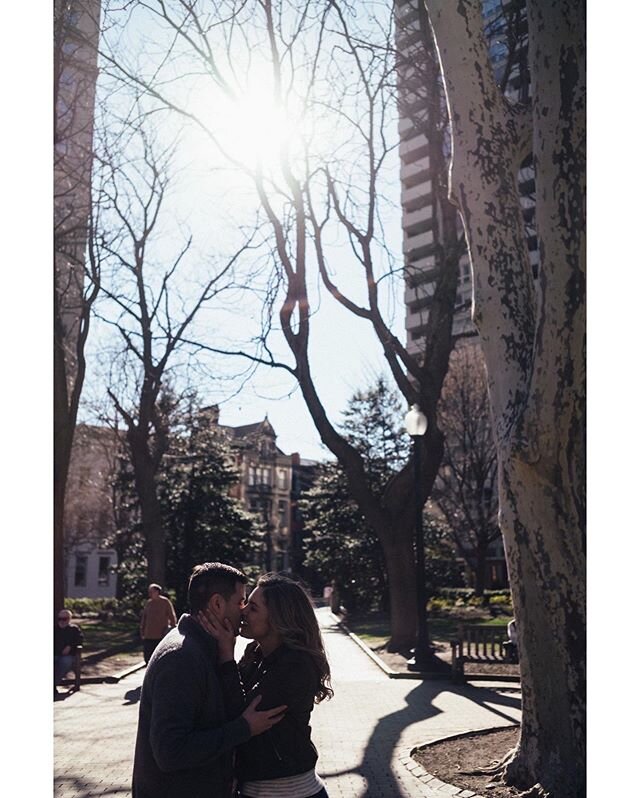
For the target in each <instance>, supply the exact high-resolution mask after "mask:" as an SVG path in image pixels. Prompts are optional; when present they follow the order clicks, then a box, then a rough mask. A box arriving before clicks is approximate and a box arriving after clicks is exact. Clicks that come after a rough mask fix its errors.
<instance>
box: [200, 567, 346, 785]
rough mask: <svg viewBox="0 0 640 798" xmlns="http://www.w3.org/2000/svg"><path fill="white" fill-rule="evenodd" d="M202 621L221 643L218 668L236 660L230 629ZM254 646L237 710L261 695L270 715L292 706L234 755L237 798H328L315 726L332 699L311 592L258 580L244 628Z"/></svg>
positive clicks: (207, 618) (206, 617)
mask: <svg viewBox="0 0 640 798" xmlns="http://www.w3.org/2000/svg"><path fill="white" fill-rule="evenodd" d="M200 621H201V623H202V625H203V627H204V628H205V629H207V631H209V633H210V634H211V635H213V636H214V637H215V638H216V639H217V640H218V643H219V656H220V662H221V663H223V662H225V663H228V662H230V661H233V648H234V643H235V636H234V635H233V634H232V630H231V626H230V624H220V623H219V621H216V619H215V618H213V617H212V616H211V614H210V613H209V614H208V613H203V615H202V617H201V618H200ZM240 634H241V635H242V637H246V638H250V639H252V640H253V642H252V643H250V644H249V645H248V646H247V648H246V650H245V654H244V656H243V657H242V659H241V660H240V662H239V663H238V667H239V671H240V675H241V679H242V691H241V693H240V694H239V695H238V694H236V695H233V696H231V697H230V698H229V700H230V702H231V704H232V705H233V706H235V707H236V709H238V708H239V707H242V706H246V704H247V703H248V702H253V701H255V699H256V698H257V697H258V696H262V699H261V702H260V703H259V704H258V706H259V707H260V708H261V709H265V710H268V709H270V708H272V707H276V706H278V705H282V704H286V706H287V711H286V713H285V715H284V718H283V719H282V721H281V722H280V723H278V724H277V726H274V727H273V728H272V729H269V730H268V731H266V732H265V733H263V734H260V735H256V736H254V737H252V738H251V739H250V740H247V741H245V742H243V743H241V744H240V745H239V746H238V747H237V749H236V775H237V778H238V783H239V786H238V790H239V791H238V793H237V796H239V798H269V797H270V796H279V798H328V796H327V792H326V789H325V787H324V785H323V783H322V781H321V779H320V778H319V777H318V774H317V773H316V769H315V766H316V762H317V760H318V752H317V750H316V747H315V745H314V744H313V742H312V740H311V727H310V725H309V722H310V717H311V712H312V710H313V706H314V703H320V702H321V701H323V700H324V699H326V698H330V697H331V696H332V695H333V690H332V688H331V681H330V680H331V673H330V669H329V664H328V662H327V658H326V655H325V651H324V646H323V643H322V636H321V633H320V629H319V626H318V621H317V619H316V616H315V612H314V609H313V605H312V603H311V600H310V599H309V596H308V594H307V593H306V591H305V590H304V589H303V588H302V586H301V585H299V584H298V583H297V582H295V581H293V580H292V579H290V578H288V577H286V576H283V575H279V574H265V575H264V576H262V577H260V579H259V580H258V583H257V585H256V588H255V590H254V591H253V592H252V593H251V595H250V596H249V600H248V603H247V606H246V608H245V609H244V610H243V612H242V621H241V623H240Z"/></svg>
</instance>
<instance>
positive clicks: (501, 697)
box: [462, 686, 522, 723]
mask: <svg viewBox="0 0 640 798" xmlns="http://www.w3.org/2000/svg"><path fill="white" fill-rule="evenodd" d="M462 695H464V696H465V698H469V699H470V700H471V701H473V702H474V703H476V704H479V705H480V706H481V707H483V708H484V709H486V710H487V711H488V712H492V713H493V714H494V715H497V716H498V717H499V718H504V719H505V720H509V721H511V722H512V723H513V722H514V719H513V716H512V715H508V714H506V713H504V712H500V710H499V709H496V707H495V706H489V705H490V704H494V705H495V704H498V706H503V707H511V708H512V709H520V708H521V704H522V701H521V699H520V698H519V697H518V696H515V695H513V694H512V695H505V694H503V693H500V692H499V691H498V690H492V689H491V688H489V687H472V686H468V687H467V688H466V689H465V690H464V692H463V693H462Z"/></svg>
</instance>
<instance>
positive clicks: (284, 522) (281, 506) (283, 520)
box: [278, 499, 289, 527]
mask: <svg viewBox="0 0 640 798" xmlns="http://www.w3.org/2000/svg"><path fill="white" fill-rule="evenodd" d="M288 509H289V508H288V506H287V502H286V501H285V500H284V499H280V501H279V502H278V521H279V523H280V526H281V527H286V526H289V524H288V520H289V519H288V517H287V516H288Z"/></svg>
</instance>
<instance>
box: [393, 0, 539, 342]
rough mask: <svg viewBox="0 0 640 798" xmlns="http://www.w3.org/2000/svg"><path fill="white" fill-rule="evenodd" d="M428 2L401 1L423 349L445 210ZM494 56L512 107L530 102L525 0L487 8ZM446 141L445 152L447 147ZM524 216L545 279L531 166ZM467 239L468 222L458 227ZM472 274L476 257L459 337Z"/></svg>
mask: <svg viewBox="0 0 640 798" xmlns="http://www.w3.org/2000/svg"><path fill="white" fill-rule="evenodd" d="M420 6H421V3H420V0H396V3H395V17H396V47H397V52H398V59H397V92H398V108H399V135H400V162H401V166H400V182H401V192H400V202H401V205H402V230H403V255H404V265H405V305H406V314H405V328H406V335H407V348H408V350H409V352H411V353H412V354H417V353H419V352H420V351H421V344H422V339H423V336H424V332H425V329H426V323H427V319H428V317H429V308H430V306H431V302H432V301H433V295H434V290H435V285H436V281H437V278H438V268H439V266H438V260H437V253H438V245H439V243H441V242H439V241H438V230H439V228H440V225H439V221H440V220H439V218H438V214H439V210H438V206H437V203H436V202H435V200H434V194H433V180H434V178H435V177H436V176H435V175H433V174H432V170H431V158H430V149H431V146H432V143H431V142H430V141H429V135H428V131H429V124H428V123H429V121H430V120H429V108H430V107H433V106H432V105H431V104H432V103H434V101H435V102H437V100H435V97H434V91H433V86H432V85H431V86H430V85H429V83H430V81H431V80H432V76H431V74H430V72H429V69H428V67H427V57H426V51H425V33H424V27H423V26H424V25H425V19H426V18H421V15H424V14H425V12H424V9H421V7H420ZM483 17H484V20H485V26H486V32H487V37H488V40H489V52H490V58H491V61H492V64H493V66H494V70H495V74H496V80H497V81H498V82H500V83H504V86H503V88H504V92H505V95H506V96H507V97H508V98H509V99H510V100H512V101H520V102H522V101H526V99H527V91H528V85H529V80H528V71H527V67H526V60H527V40H526V18H525V15H524V2H523V0H485V2H483ZM447 146H448V144H447V138H446V136H445V150H446V148H447ZM519 182H520V193H521V205H522V209H523V217H524V220H525V225H526V226H527V236H528V245H529V252H530V261H531V265H532V269H533V273H534V275H536V273H537V264H538V252H537V241H536V237H535V231H534V230H533V229H532V227H531V225H532V222H533V217H534V213H535V193H534V176H533V169H532V166H531V163H530V161H529V162H525V163H524V164H523V167H522V169H521V170H520V180H519ZM458 231H459V234H460V235H462V224H461V222H460V223H459V225H458ZM471 294H472V287H471V274H470V266H469V256H468V254H467V252H466V251H465V252H464V253H463V254H462V255H461V258H460V276H459V282H458V294H457V297H456V309H457V312H456V314H455V317H454V323H453V333H454V335H460V334H465V335H468V334H473V332H474V327H473V323H472V321H471V313H470V309H471Z"/></svg>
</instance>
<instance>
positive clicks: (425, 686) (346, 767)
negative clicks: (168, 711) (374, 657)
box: [54, 609, 520, 798]
mask: <svg viewBox="0 0 640 798" xmlns="http://www.w3.org/2000/svg"><path fill="white" fill-rule="evenodd" d="M318 617H319V619H320V623H321V624H322V627H323V632H324V639H325V645H326V648H327V654H328V657H329V660H330V664H331V668H332V674H333V686H334V689H335V693H336V694H335V696H334V698H332V699H331V700H330V701H324V702H323V703H322V704H320V705H319V706H317V707H316V708H315V709H314V712H313V715H312V718H311V722H312V728H313V739H314V741H315V743H316V745H317V747H318V751H319V755H320V758H319V761H318V771H319V773H320V775H321V776H322V778H323V779H324V780H325V782H326V785H327V789H328V792H329V795H330V798H405V797H411V798H413V796H416V798H417V797H418V796H423V797H424V798H431V797H432V796H435V795H436V794H437V796H438V798H446V796H447V795H448V794H450V795H453V794H454V793H457V794H458V798H468V796H470V795H471V793H468V792H466V791H465V793H461V792H460V791H459V790H456V789H455V788H453V789H452V790H449V789H447V788H446V787H444V785H441V783H439V782H430V783H425V782H424V781H422V780H420V779H419V778H417V776H416V775H415V774H416V770H415V769H414V770H413V772H412V771H410V770H409V769H408V767H407V764H409V766H411V767H413V765H412V763H411V762H409V759H408V751H409V750H410V749H411V748H412V747H413V746H416V745H420V744H422V743H425V742H430V741H433V740H436V739H439V738H441V737H446V736H449V735H452V734H457V733H460V732H465V731H472V730H479V729H485V728H493V727H496V726H508V725H511V724H513V723H514V722H517V721H518V720H519V718H520V710H519V700H518V698H519V696H517V695H515V694H514V693H513V691H504V692H500V691H498V690H492V689H489V688H487V687H480V688H478V687H471V686H462V687H459V686H454V685H452V684H450V683H449V682H446V681H438V682H435V681H433V682H422V681H417V680H413V679H389V678H388V677H387V676H386V675H385V674H384V673H383V672H382V671H381V670H380V669H379V668H378V667H377V666H376V665H375V664H374V663H373V662H372V661H371V660H370V659H369V657H367V655H366V654H365V653H364V652H363V651H361V650H360V648H359V647H358V646H357V645H356V644H355V643H354V642H353V641H352V640H351V639H350V638H349V637H348V636H347V635H346V634H344V632H342V631H341V630H340V629H339V628H338V627H337V626H336V625H335V623H334V621H333V619H332V617H331V616H330V614H329V612H328V610H325V609H321V610H319V611H318ZM143 676H144V671H139V672H138V673H135V674H133V675H131V676H129V677H127V678H125V679H123V680H122V681H121V682H120V683H118V684H111V685H109V684H100V685H85V686H83V687H82V690H81V691H80V692H79V693H75V694H73V695H71V696H70V697H69V698H68V699H67V700H65V701H59V702H56V703H55V704H54V757H55V785H56V787H55V795H56V797H57V798H93V796H105V795H108V796H114V797H115V798H126V797H127V796H130V795H131V792H130V781H131V766H132V758H133V746H134V740H135V732H136V726H137V715H138V703H137V700H138V696H139V687H140V685H141V683H142V679H143Z"/></svg>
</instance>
